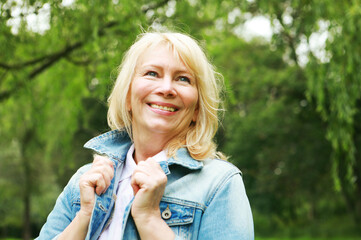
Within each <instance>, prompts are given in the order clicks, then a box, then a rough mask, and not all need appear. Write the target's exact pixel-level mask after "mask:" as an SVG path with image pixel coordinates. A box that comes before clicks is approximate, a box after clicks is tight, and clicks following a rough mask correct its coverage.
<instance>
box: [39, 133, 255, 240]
mask: <svg viewBox="0 0 361 240" xmlns="http://www.w3.org/2000/svg"><path fill="white" fill-rule="evenodd" d="M131 144H132V142H131V140H130V138H129V136H128V135H127V134H126V133H125V132H122V131H118V130H114V131H110V132H107V133H104V134H102V135H100V136H98V137H95V138H93V139H91V140H90V141H89V142H87V143H86V144H85V146H84V147H85V148H88V149H91V150H93V151H95V152H96V153H98V154H102V155H106V156H108V157H109V158H110V159H111V160H112V161H113V162H114V171H115V170H116V169H121V168H117V166H118V165H119V164H120V165H124V161H125V159H126V154H127V152H128V149H129V147H130V146H131ZM160 165H161V167H162V169H163V170H164V172H165V174H166V175H167V178H168V182H167V186H166V188H165V191H164V196H163V198H162V200H161V202H160V214H161V216H162V218H163V219H164V221H165V222H166V223H167V224H168V226H169V227H170V228H171V229H172V230H173V231H174V233H175V235H176V239H204V240H211V239H218V240H222V239H227V240H229V239H237V240H253V239H254V231H253V219H252V213H251V208H250V204H249V201H248V198H247V195H246V192H245V188H244V184H243V180H242V175H241V172H240V170H238V169H237V168H236V167H235V166H234V165H232V164H231V163H229V162H226V161H223V160H219V159H206V160H204V161H197V160H194V159H193V158H192V157H191V156H190V155H189V153H188V151H187V149H186V148H181V149H179V150H178V151H177V154H176V157H174V158H169V159H168V160H167V161H166V162H160ZM90 167H91V164H87V165H85V166H83V167H81V168H80V169H79V170H78V171H77V172H76V173H75V174H74V175H73V177H72V178H71V179H70V181H69V183H68V184H67V186H66V187H65V188H64V190H63V192H62V193H61V194H60V195H59V197H58V199H57V201H56V204H55V206H54V209H53V210H52V211H51V213H50V214H49V216H48V219H47V222H46V223H45V225H44V226H43V228H42V229H41V232H40V235H39V237H38V238H36V239H39V240H49V239H56V238H57V236H58V235H59V234H60V233H61V232H63V230H64V229H65V228H66V227H67V226H68V225H69V224H70V222H71V221H72V220H73V219H74V217H75V216H76V214H77V212H78V211H79V210H80V190H79V178H80V176H81V175H82V174H83V173H85V172H86V171H88V170H89V169H90ZM115 176H117V175H116V174H115ZM117 180H118V179H115V178H113V180H112V181H111V185H110V186H109V188H108V190H107V191H106V192H105V193H104V194H102V195H101V196H98V195H96V201H95V205H94V210H93V213H92V217H91V220H90V224H89V227H88V233H87V236H86V239H87V240H93V239H98V238H99V236H100V234H101V232H102V231H103V229H104V228H105V227H106V226H107V224H109V222H110V221H111V217H112V210H113V208H114V202H115V199H114V196H115V189H114V185H115V184H114V183H115V182H118V181H117ZM131 204H132V201H131V202H130V204H129V205H128V206H127V207H126V210H125V214H124V218H123V233H122V236H121V237H120V238H119V239H124V240H133V239H140V237H139V234H138V231H137V229H136V227H135V223H134V221H133V219H132V217H131V214H130V209H131ZM155 231H156V230H155Z"/></svg>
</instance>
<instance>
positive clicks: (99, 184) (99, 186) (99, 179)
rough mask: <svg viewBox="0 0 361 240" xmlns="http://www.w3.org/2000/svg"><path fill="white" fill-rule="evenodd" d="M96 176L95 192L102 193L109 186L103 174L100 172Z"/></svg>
mask: <svg viewBox="0 0 361 240" xmlns="http://www.w3.org/2000/svg"><path fill="white" fill-rule="evenodd" d="M95 177H96V180H95V186H94V187H95V192H96V194H98V195H101V194H102V193H103V192H105V190H106V188H107V184H106V182H105V179H104V177H103V175H102V174H98V175H97V176H95Z"/></svg>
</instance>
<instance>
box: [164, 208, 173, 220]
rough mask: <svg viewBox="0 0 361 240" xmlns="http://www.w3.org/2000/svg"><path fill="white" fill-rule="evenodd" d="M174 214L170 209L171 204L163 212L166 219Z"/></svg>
mask: <svg viewBox="0 0 361 240" xmlns="http://www.w3.org/2000/svg"><path fill="white" fill-rule="evenodd" d="M171 216H172V212H171V211H170V210H169V206H167V208H166V209H165V210H164V211H163V212H162V218H163V219H164V220H167V219H169V218H170V217H171Z"/></svg>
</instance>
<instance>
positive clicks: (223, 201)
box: [38, 33, 253, 239]
mask: <svg viewBox="0 0 361 240" xmlns="http://www.w3.org/2000/svg"><path fill="white" fill-rule="evenodd" d="M217 81H218V80H217V74H216V73H215V71H214V70H213V67H212V65H211V64H209V62H208V60H207V58H206V56H205V54H204V52H203V51H202V49H201V48H200V47H199V45H198V44H197V43H196V42H195V41H194V40H193V39H192V38H190V37H188V36H186V35H184V34H179V33H145V34H141V35H140V37H139V38H138V40H137V41H136V42H135V43H134V44H133V45H132V47H131V48H130V49H129V50H128V52H127V54H126V55H125V57H124V59H123V63H122V64H121V66H120V72H119V75H118V77H117V80H116V82H115V85H114V88H113V91H112V93H111V95H110V97H109V111H108V123H109V126H110V127H111V128H112V129H113V131H111V132H108V133H105V134H103V135H100V136H98V137H96V138H93V139H91V140H90V141H89V142H88V143H86V144H85V147H86V148H89V149H92V150H93V151H95V152H96V154H97V155H96V156H95V159H94V161H93V164H91V165H86V166H84V167H82V168H80V169H79V170H78V172H77V173H76V174H75V175H74V176H73V177H72V179H71V180H70V181H69V183H68V185H67V186H66V187H65V188H64V191H63V192H62V194H61V195H60V196H59V198H58V200H57V202H56V205H55V207H54V209H53V211H52V212H51V213H50V215H49V217H48V219H47V222H46V224H45V225H44V226H43V228H42V230H41V232H40V236H39V238H38V239H53V238H57V239H253V221H252V214H251V210H250V206H249V202H248V199H247V196H246V193H245V189H244V186H243V182H242V177H241V173H240V171H239V170H238V169H237V168H236V167H234V166H233V165H231V164H230V163H228V162H226V161H224V160H220V158H222V155H221V154H220V153H217V152H216V145H215V144H214V142H213V140H212V139H213V137H214V135H215V133H216V131H217V127H218V110H219V103H220V102H219V90H218V89H219V88H218V84H217Z"/></svg>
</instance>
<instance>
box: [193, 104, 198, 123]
mask: <svg viewBox="0 0 361 240" xmlns="http://www.w3.org/2000/svg"><path fill="white" fill-rule="evenodd" d="M198 113H199V108H198V107H197V108H196V110H194V113H193V117H192V122H196V121H197V119H198Z"/></svg>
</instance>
